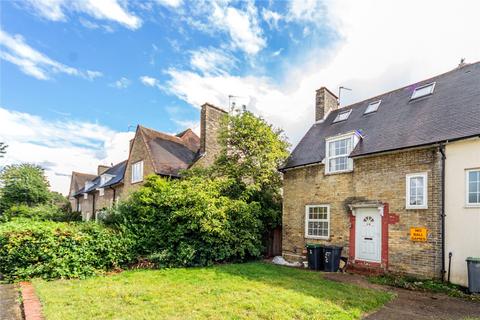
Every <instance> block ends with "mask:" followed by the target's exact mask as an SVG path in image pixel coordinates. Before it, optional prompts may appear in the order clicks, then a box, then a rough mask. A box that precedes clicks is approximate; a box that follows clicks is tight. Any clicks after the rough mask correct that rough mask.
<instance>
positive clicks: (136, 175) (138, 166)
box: [132, 161, 143, 183]
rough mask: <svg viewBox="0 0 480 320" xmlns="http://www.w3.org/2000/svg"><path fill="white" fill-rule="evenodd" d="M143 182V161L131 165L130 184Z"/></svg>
mask: <svg viewBox="0 0 480 320" xmlns="http://www.w3.org/2000/svg"><path fill="white" fill-rule="evenodd" d="M141 181H143V161H138V162H135V163H134V164H132V183H136V182H141Z"/></svg>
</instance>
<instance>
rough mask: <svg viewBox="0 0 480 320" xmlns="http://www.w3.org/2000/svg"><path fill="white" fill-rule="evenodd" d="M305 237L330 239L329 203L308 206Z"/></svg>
mask: <svg viewBox="0 0 480 320" xmlns="http://www.w3.org/2000/svg"><path fill="white" fill-rule="evenodd" d="M305 237H306V238H313V239H328V238H329V237H330V206H329V205H308V206H306V208H305Z"/></svg>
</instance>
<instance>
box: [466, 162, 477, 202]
mask: <svg viewBox="0 0 480 320" xmlns="http://www.w3.org/2000/svg"><path fill="white" fill-rule="evenodd" d="M466 173H467V177H466V178H467V179H466V180H467V206H471V207H477V206H480V169H470V170H467V171H466Z"/></svg>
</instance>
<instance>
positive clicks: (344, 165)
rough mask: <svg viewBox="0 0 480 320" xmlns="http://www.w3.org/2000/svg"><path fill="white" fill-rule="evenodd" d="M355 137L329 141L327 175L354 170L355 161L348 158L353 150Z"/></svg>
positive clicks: (342, 137)
mask: <svg viewBox="0 0 480 320" xmlns="http://www.w3.org/2000/svg"><path fill="white" fill-rule="evenodd" d="M353 145H354V135H353V134H351V135H348V136H345V135H344V136H341V137H338V138H330V139H327V145H326V155H327V156H326V158H325V160H326V163H325V171H326V173H335V172H345V171H351V170H353V159H351V158H349V157H348V156H349V155H350V153H351V152H352V150H353Z"/></svg>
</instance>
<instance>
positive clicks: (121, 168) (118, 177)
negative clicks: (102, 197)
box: [73, 160, 127, 196]
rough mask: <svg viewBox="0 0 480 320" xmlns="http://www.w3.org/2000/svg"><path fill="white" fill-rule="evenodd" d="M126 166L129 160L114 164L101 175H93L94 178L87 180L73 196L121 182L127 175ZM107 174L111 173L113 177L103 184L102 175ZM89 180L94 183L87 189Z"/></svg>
mask: <svg viewBox="0 0 480 320" xmlns="http://www.w3.org/2000/svg"><path fill="white" fill-rule="evenodd" d="M126 167H127V160H124V161H122V162H119V163H117V164H116V165H114V166H112V167H111V168H109V169H107V170H105V172H103V173H102V174H101V175H99V176H94V175H91V176H92V178H91V179H88V180H85V181H84V182H83V186H82V188H80V189H78V190H77V192H75V193H74V194H73V196H78V195H80V194H83V193H88V192H92V191H95V190H96V189H97V188H106V187H110V186H114V185H116V184H118V183H121V182H122V181H123V177H124V175H125V169H126ZM105 174H107V175H111V176H112V178H111V179H110V180H107V181H106V182H105V183H103V184H101V180H102V179H101V176H102V175H105ZM87 181H91V182H92V183H91V184H90V186H89V187H88V188H87V189H85V182H87Z"/></svg>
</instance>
